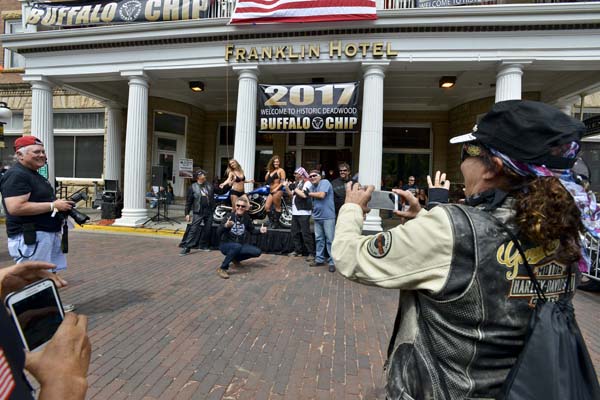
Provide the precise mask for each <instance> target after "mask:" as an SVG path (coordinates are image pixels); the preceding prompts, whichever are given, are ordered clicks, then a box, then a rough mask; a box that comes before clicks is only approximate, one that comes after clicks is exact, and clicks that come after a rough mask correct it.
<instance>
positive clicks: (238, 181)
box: [219, 158, 254, 204]
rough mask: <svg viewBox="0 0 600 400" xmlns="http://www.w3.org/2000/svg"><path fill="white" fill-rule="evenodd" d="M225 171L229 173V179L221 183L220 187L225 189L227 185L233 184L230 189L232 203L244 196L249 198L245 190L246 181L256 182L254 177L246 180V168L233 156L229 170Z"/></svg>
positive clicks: (228, 164)
mask: <svg viewBox="0 0 600 400" xmlns="http://www.w3.org/2000/svg"><path fill="white" fill-rule="evenodd" d="M225 173H226V174H227V179H226V180H225V182H223V183H221V184H220V185H219V187H220V188H221V189H223V188H224V187H225V186H227V185H231V190H230V191H229V195H230V197H231V204H235V203H236V201H237V200H238V198H240V197H242V196H244V197H246V198H247V196H246V193H245V192H244V183H254V179H250V180H246V176H245V175H244V170H243V169H242V166H241V165H240V163H239V162H237V160H234V159H233V158H232V159H231V160H229V162H228V163H227V170H226V171H225Z"/></svg>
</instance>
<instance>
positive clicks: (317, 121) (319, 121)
mask: <svg viewBox="0 0 600 400" xmlns="http://www.w3.org/2000/svg"><path fill="white" fill-rule="evenodd" d="M310 124H311V125H312V127H313V128H314V129H322V128H323V125H325V122H324V121H323V118H321V117H314V118H313V120H312V122H311V123H310Z"/></svg>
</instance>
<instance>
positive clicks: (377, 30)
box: [19, 23, 600, 54]
mask: <svg viewBox="0 0 600 400" xmlns="http://www.w3.org/2000/svg"><path fill="white" fill-rule="evenodd" d="M599 29H600V23H593V24H591V23H590V24H573V23H565V24H548V25H472V26H402V27H372V28H354V29H353V28H347V29H339V28H337V29H320V30H315V31H310V32H306V31H299V32H290V31H285V32H268V33H265V32H263V33H239V34H231V33H228V34H217V35H214V36H198V37H175V38H164V39H149V40H133V41H131V40H128V41H115V42H104V43H89V44H79V45H61V46H52V45H45V46H43V47H37V48H23V49H19V53H20V54H28V53H47V52H55V51H69V50H72V51H76V50H77V51H79V50H95V49H106V48H121V47H141V46H164V45H177V44H189V43H210V42H229V43H230V42H235V41H241V40H252V39H264V38H266V37H268V38H269V39H274V40H275V39H292V38H298V37H299V36H302V37H316V36H327V35H332V34H335V35H336V36H338V37H343V36H346V35H368V34H394V33H398V34H404V33H482V32H537V31H540V32H543V31H562V30H565V31H566V30H569V31H572V30H580V31H581V30H599Z"/></svg>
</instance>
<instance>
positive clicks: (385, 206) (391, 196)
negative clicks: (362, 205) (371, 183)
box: [367, 191, 398, 210]
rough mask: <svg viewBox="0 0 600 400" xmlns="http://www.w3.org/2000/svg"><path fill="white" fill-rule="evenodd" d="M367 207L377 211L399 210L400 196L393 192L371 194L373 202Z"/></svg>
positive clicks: (370, 201)
mask: <svg viewBox="0 0 600 400" xmlns="http://www.w3.org/2000/svg"><path fill="white" fill-rule="evenodd" d="M367 207H369V208H374V209H376V210H397V209H398V195H397V194H396V193H393V192H385V191H374V192H373V193H371V200H369V203H368V204H367Z"/></svg>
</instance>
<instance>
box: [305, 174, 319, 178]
mask: <svg viewBox="0 0 600 400" xmlns="http://www.w3.org/2000/svg"><path fill="white" fill-rule="evenodd" d="M318 176H319V175H317V174H312V175H309V176H308V177H309V178H316V177H318Z"/></svg>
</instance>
